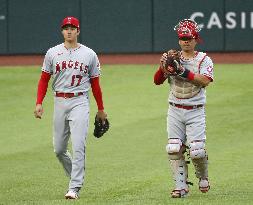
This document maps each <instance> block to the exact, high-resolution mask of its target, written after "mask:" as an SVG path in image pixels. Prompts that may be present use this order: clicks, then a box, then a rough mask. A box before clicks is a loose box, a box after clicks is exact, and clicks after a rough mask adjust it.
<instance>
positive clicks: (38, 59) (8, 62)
mask: <svg viewBox="0 0 253 205" xmlns="http://www.w3.org/2000/svg"><path fill="white" fill-rule="evenodd" d="M160 55H161V54H105V55H99V59H100V62H101V64H158V62H159V58H160ZM208 55H209V56H210V57H211V58H212V59H213V62H214V63H224V64H225V63H229V64H239V63H240V64H241V63H249V64H251V63H253V52H245V53H242V52H241V53H208ZM43 58H44V56H41V55H26V56H21V55H17V56H0V66H19V65H20V66H22V65H38V66H41V65H42V63H43Z"/></svg>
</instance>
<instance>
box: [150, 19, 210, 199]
mask: <svg viewBox="0 0 253 205" xmlns="http://www.w3.org/2000/svg"><path fill="white" fill-rule="evenodd" d="M174 30H176V32H177V34H178V38H179V45H180V47H181V51H180V52H179V51H176V50H170V51H169V52H166V53H164V54H163V55H162V57H161V59H160V67H159V69H158V70H157V71H156V73H155V75H154V83H155V84H156V85H160V84H163V82H164V81H165V80H166V79H168V82H169V84H170V93H169V99H168V101H169V105H170V106H169V109H168V117H167V132H168V144H167V146H166V151H167V153H168V157H169V160H170V164H171V169H172V174H173V178H174V181H175V188H174V189H173V191H172V192H171V196H172V197H173V198H181V197H184V196H186V195H187V194H188V192H189V187H188V184H189V182H188V179H187V178H188V167H187V161H186V160H185V152H186V151H189V156H190V158H191V160H192V162H193V164H194V167H195V171H196V172H195V173H196V177H197V178H198V179H199V183H198V185H199V189H200V191H201V192H203V193H206V192H208V190H209V188H210V184H209V179H208V157H207V151H206V148H205V145H206V131H205V129H206V123H205V117H206V116H205V103H206V95H205V87H206V86H208V84H209V83H210V82H212V81H213V63H212V60H211V59H210V58H209V57H208V56H207V55H206V54H205V53H203V52H197V51H196V50H195V46H196V45H197V43H198V42H199V41H200V40H201V39H200V36H199V31H200V28H199V26H198V25H197V23H196V22H194V21H192V20H189V19H184V20H182V21H180V22H179V23H178V25H176V26H175V28H174ZM187 148H188V149H187Z"/></svg>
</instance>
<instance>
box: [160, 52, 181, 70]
mask: <svg viewBox="0 0 253 205" xmlns="http://www.w3.org/2000/svg"><path fill="white" fill-rule="evenodd" d="M164 67H165V69H167V70H168V71H169V74H170V75H178V74H179V73H180V72H181V71H182V70H181V65H180V52H179V51H177V50H175V49H171V50H169V51H168V52H167V60H166V62H165V65H164Z"/></svg>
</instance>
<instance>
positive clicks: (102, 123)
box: [93, 110, 110, 138]
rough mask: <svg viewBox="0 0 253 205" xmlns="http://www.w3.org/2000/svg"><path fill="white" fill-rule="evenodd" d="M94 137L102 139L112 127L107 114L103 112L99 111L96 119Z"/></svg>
mask: <svg viewBox="0 0 253 205" xmlns="http://www.w3.org/2000/svg"><path fill="white" fill-rule="evenodd" d="M94 125H95V127H94V132H93V135H94V136H95V137H96V138H100V137H102V136H103V135H104V133H106V132H107V131H108V129H109V127H110V123H109V121H108V120H107V114H106V113H105V112H104V111H103V110H99V111H98V112H97V115H96V117H95V122H94Z"/></svg>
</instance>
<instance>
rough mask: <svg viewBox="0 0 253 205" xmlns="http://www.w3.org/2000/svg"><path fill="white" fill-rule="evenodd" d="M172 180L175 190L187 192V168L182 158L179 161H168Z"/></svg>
mask: <svg viewBox="0 0 253 205" xmlns="http://www.w3.org/2000/svg"><path fill="white" fill-rule="evenodd" d="M170 164H171V169H172V174H173V178H174V181H175V185H176V187H175V190H186V191H188V185H187V178H188V166H187V163H186V161H185V159H184V156H183V155H182V157H181V158H180V159H177V160H174V159H170Z"/></svg>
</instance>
